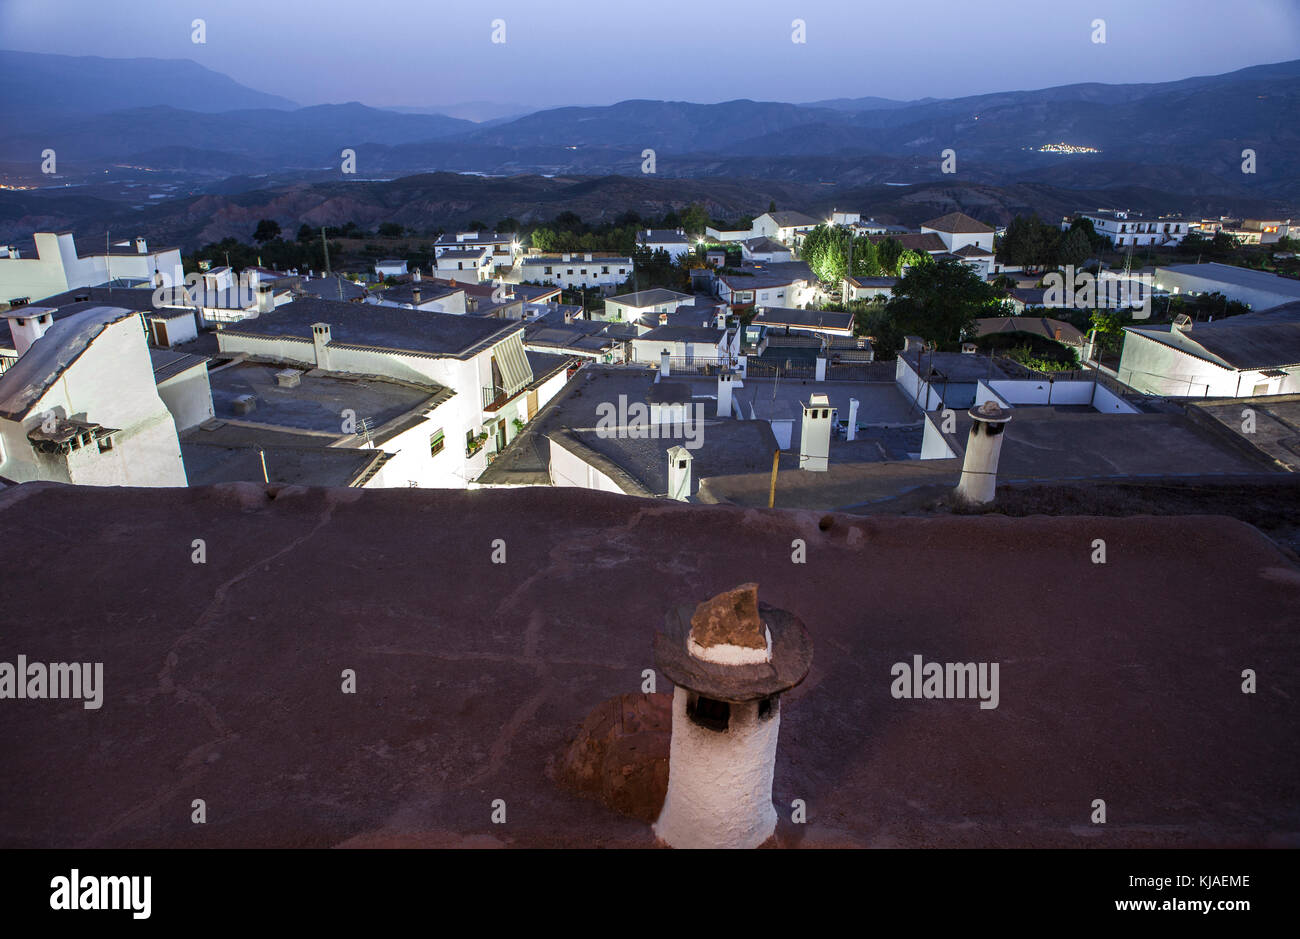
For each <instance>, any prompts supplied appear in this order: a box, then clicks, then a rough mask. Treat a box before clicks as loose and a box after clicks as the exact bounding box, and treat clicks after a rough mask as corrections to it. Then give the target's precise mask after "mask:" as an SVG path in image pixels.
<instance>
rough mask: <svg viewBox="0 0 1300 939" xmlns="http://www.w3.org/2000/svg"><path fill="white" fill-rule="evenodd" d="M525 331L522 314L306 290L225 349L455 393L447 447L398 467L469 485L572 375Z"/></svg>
mask: <svg viewBox="0 0 1300 939" xmlns="http://www.w3.org/2000/svg"><path fill="white" fill-rule="evenodd" d="M523 336H524V326H523V323H522V322H519V321H514V320H503V319H494V318H489V317H479V316H458V315H454V314H446V313H435V312H424V311H419V310H406V309H399V308H394V307H387V306H376V305H371V304H355V303H338V302H331V301H327V300H316V299H303V300H298V301H295V302H294V303H291V304H288V305H287V306H285V307H283V308H281V309H279V310H277V311H276V313H275V315H274V316H270V317H261V318H258V319H253V320H248V321H246V322H243V323H238V324H235V325H233V326H230V327H228V328H226V329H224V330H222V331H221V332H219V333H218V334H217V341H218V346H219V348H220V350H221V351H222V352H226V353H239V352H245V353H248V354H249V355H253V356H259V357H261V358H262V359H263V360H269V361H273V362H282V363H285V364H287V365H293V366H307V367H314V368H317V369H321V370H322V371H324V372H333V373H341V374H345V375H370V376H376V377H378V378H381V379H385V380H390V381H398V382H403V381H404V382H409V383H411V384H414V385H416V386H418V387H432V386H437V387H441V388H446V389H448V390H450V391H451V392H454V394H453V396H452V397H451V398H450V399H449V400H447V401H445V403H442V404H440V405H439V407H438V412H439V422H440V426H439V428H438V430H439V431H440V432H441V433H442V434H443V439H444V440H445V446H442V447H433V446H432V445H431V447H430V448H429V449H430V450H431V451H432V452H424V453H422V454H415V453H413V454H408V457H409V459H411V460H416V463H414V464H410V465H401V466H398V467H394V468H393V469H392V471H391V473H390V475H392V476H393V477H394V478H400V479H401V480H407V481H414V482H415V483H416V484H417V485H419V486H435V487H443V488H446V487H450V488H463V487H465V486H467V485H468V484H469V482H471V481H473V480H474V479H476V478H477V477H478V475H479V474H480V473H481V472H482V471H483V469H484V468H485V467H486V465H487V463H488V460H489V459H490V458H492V457H494V456H495V454H496V453H497V452H499V451H500V450H503V449H505V447H506V445H507V444H508V443H509V442H510V441H511V440H513V439H514V438H515V436H516V435H517V434H518V433H519V432H520V430H521V429H522V427H523V425H525V424H527V423H528V421H530V420H532V418H533V416H534V415H535V414H536V413H537V410H538V409H539V408H540V407H542V406H543V405H545V403H546V402H547V401H548V400H549V399H550V397H551V396H553V395H554V394H555V393H556V392H557V391H558V390H559V389H560V388H561V387H563V386H564V383H565V381H566V380H567V374H566V370H565V369H564V368H563V367H561V366H562V365H563V363H564V362H565V361H566V360H565V359H563V358H560V357H555V356H547V357H545V358H544V359H538V358H536V353H529V352H528V351H527V350H525V349H524V346H523ZM533 361H545V362H546V363H547V370H546V371H545V372H544V373H543V374H540V375H537V374H534V372H533V368H532V364H531V363H532V362H533ZM552 365H555V366H556V367H555V368H552ZM516 422H518V423H516ZM484 435H486V436H484ZM395 484H401V485H405V484H407V483H406V482H401V483H395Z"/></svg>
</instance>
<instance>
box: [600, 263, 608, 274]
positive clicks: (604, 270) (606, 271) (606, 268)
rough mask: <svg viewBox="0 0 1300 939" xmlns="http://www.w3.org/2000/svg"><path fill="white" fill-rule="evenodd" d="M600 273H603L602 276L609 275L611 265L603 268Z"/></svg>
mask: <svg viewBox="0 0 1300 939" xmlns="http://www.w3.org/2000/svg"><path fill="white" fill-rule="evenodd" d="M600 272H601V273H602V274H608V273H609V265H605V266H604V267H602V268H601V269H600Z"/></svg>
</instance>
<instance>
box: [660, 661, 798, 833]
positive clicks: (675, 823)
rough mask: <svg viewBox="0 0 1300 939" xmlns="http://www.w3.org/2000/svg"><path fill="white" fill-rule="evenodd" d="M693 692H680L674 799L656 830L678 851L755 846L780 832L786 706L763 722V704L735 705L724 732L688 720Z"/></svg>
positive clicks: (671, 781) (671, 762) (671, 771)
mask: <svg viewBox="0 0 1300 939" xmlns="http://www.w3.org/2000/svg"><path fill="white" fill-rule="evenodd" d="M689 694H690V692H688V691H687V690H686V689H685V688H682V687H681V686H678V687H676V688H675V689H674V690H673V732H672V742H671V744H670V745H669V756H668V795H667V797H666V798H665V799H664V807H663V809H662V810H661V811H660V813H659V820H658V821H657V822H655V825H654V832H655V834H656V835H657V836H658V837H659V838H660V839H661V840H662V841H664V842H665V843H667V844H669V845H671V846H672V847H674V848H756V847H758V846H759V845H761V844H762V843H763V842H764V841H766V840H767V839H768V838H770V837H771V836H772V833H773V832H775V831H776V808H775V807H774V806H773V805H772V773H773V770H774V769H775V767H776V740H777V734H778V732H779V731H780V729H781V713H780V707H779V701H778V703H776V704H775V705H774V713H773V714H772V715H771V717H769V718H766V719H760V718H759V716H758V702H757V701H747V702H744V703H734V702H733V703H732V704H731V719H730V723H729V725H728V727H727V730H726V731H725V732H724V731H716V730H710V729H708V728H707V727H701V726H699V725H698V724H696V723H695V722H694V721H692V720H691V719H690V718H689V717H688V716H687V715H686V700H687V697H688V695H689Z"/></svg>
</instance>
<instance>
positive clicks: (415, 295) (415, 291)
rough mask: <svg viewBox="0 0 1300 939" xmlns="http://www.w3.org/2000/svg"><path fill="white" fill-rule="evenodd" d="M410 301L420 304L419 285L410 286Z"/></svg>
mask: <svg viewBox="0 0 1300 939" xmlns="http://www.w3.org/2000/svg"><path fill="white" fill-rule="evenodd" d="M411 302H412V303H414V304H415V305H416V306H419V305H420V288H419V287H412V288H411Z"/></svg>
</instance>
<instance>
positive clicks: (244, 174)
mask: <svg viewBox="0 0 1300 939" xmlns="http://www.w3.org/2000/svg"><path fill="white" fill-rule="evenodd" d="M0 64H3V65H4V66H6V69H5V71H6V75H7V76H8V77H9V79H10V86H9V89H8V90H9V91H10V93H9V94H7V95H6V96H5V98H4V99H3V101H0V121H4V123H5V126H6V127H8V128H9V129H10V132H9V133H7V134H5V135H4V136H3V137H2V138H0V161H8V163H7V165H5V166H3V167H0V170H3V171H4V172H5V173H7V174H9V175H10V177H11V178H13V177H14V176H18V177H22V176H23V175H24V174H26V175H27V177H28V178H29V179H30V181H31V183H34V184H37V185H40V186H42V187H47V188H40V189H36V190H32V191H27V192H21V193H14V192H0V233H3V234H4V235H5V236H6V237H10V236H13V235H16V234H21V233H23V232H24V231H27V230H28V229H30V228H34V227H38V226H44V227H49V226H51V225H53V224H54V223H55V221H56V220H60V219H62V220H63V221H64V223H66V224H67V225H69V226H74V225H77V224H79V223H80V222H81V221H82V220H83V219H88V218H92V217H93V213H94V212H103V213H105V214H106V215H108V216H110V217H111V216H114V215H116V214H118V213H120V212H122V211H123V207H122V206H121V205H120V204H118V205H113V204H112V199H110V200H109V201H108V203H105V204H101V203H100V198H99V195H98V194H97V193H95V192H93V191H91V190H89V189H88V190H86V191H83V192H81V193H78V192H76V191H73V190H72V189H68V190H55V189H53V188H49V182H50V181H49V180H48V179H46V178H43V177H41V176H40V175H39V170H38V167H39V154H40V153H41V152H42V151H43V150H44V149H46V148H51V147H52V148H54V149H56V151H57V153H58V158H59V170H60V174H61V178H63V179H65V180H69V181H77V182H82V183H86V182H88V181H92V180H94V179H96V178H102V176H103V174H104V170H105V168H112V170H113V172H114V173H120V172H123V171H133V170H139V171H140V172H142V173H144V174H147V178H149V179H163V178H180V179H182V180H184V184H183V185H181V186H180V190H181V191H187V192H190V193H194V192H195V191H196V190H201V191H202V192H201V194H200V195H199V196H198V197H194V196H186V197H184V198H171V197H170V196H169V195H168V193H163V194H161V195H156V196H152V197H151V198H152V199H153V200H155V201H150V202H149V203H148V205H147V207H145V208H135V209H134V210H132V212H133V214H132V213H131V212H128V213H127V215H129V217H131V218H133V219H135V220H138V221H139V222H142V223H143V222H145V221H146V220H153V221H154V222H155V223H156V224H158V225H160V226H162V227H163V229H165V230H166V231H169V232H174V234H173V235H171V236H170V237H173V238H175V239H177V240H181V239H186V240H188V239H195V238H201V239H205V240H207V239H210V238H212V237H215V236H218V235H219V233H221V232H228V233H233V232H235V231H239V232H242V231H243V226H244V224H245V221H246V220H245V218H244V217H243V213H242V210H241V206H243V207H247V208H248V210H249V212H254V211H256V212H264V213H268V214H265V215H263V216H259V217H274V218H277V220H279V221H280V222H281V224H296V220H299V219H301V220H302V221H309V222H311V223H312V224H328V223H330V222H332V221H347V220H349V219H355V220H356V221H358V222H359V223H362V224H368V223H369V222H371V221H376V220H377V221H387V220H394V221H400V222H403V223H404V224H410V225H413V226H415V227H429V226H431V225H441V224H449V223H450V224H455V223H463V221H466V220H468V219H470V218H482V219H484V220H486V221H488V222H491V221H493V220H494V218H496V217H500V216H503V215H513V216H515V217H518V218H521V219H522V218H526V217H527V216H529V215H530V213H535V214H536V215H537V217H546V215H545V213H546V212H548V211H551V210H552V209H553V210H554V211H556V212H558V211H562V209H563V208H564V206H562V205H561V204H560V201H559V200H558V199H557V198H556V196H557V194H561V193H562V194H563V197H564V198H565V199H578V200H585V201H583V204H584V205H585V206H586V207H587V213H581V212H580V214H590V213H593V212H594V213H597V214H598V215H601V216H605V215H609V216H611V217H612V215H615V214H617V213H618V212H619V211H622V210H624V209H625V208H631V209H635V210H636V211H641V212H644V213H645V214H654V211H655V210H653V209H652V208H651V207H652V206H661V207H662V208H661V209H659V210H658V211H664V210H666V208H667V207H670V206H674V205H675V206H678V207H680V206H682V205H685V204H686V203H687V202H689V201H692V200H695V199H698V200H699V201H705V202H707V203H708V204H710V205H711V206H712V207H713V211H714V213H715V214H716V215H718V216H720V217H721V216H726V215H728V214H733V215H738V214H750V213H752V212H759V211H762V210H763V209H765V208H766V205H767V201H768V199H769V198H775V199H777V201H778V203H779V204H780V205H781V206H782V207H783V208H787V207H788V208H797V207H801V203H802V202H808V203H809V204H810V206H811V205H813V204H817V205H820V204H821V203H822V202H825V201H827V200H829V202H830V203H832V204H833V203H836V202H838V203H839V204H840V205H841V206H850V207H852V208H855V209H856V208H864V209H867V210H868V211H873V212H876V213H878V214H885V215H895V216H897V217H898V218H900V219H906V220H907V221H912V219H910V218H909V217H908V215H909V212H908V211H907V206H908V205H909V203H908V202H907V201H906V200H907V199H909V198H915V199H917V200H919V201H918V203H917V204H918V205H920V206H923V208H920V209H919V211H918V214H922V215H928V214H942V212H940V211H938V209H939V208H942V207H943V206H945V205H948V203H950V202H951V203H952V204H951V205H950V206H949V207H948V208H944V211H948V210H949V209H950V208H954V207H959V208H962V210H963V211H967V212H968V213H970V214H976V215H977V216H980V217H983V216H982V215H980V213H979V212H978V211H977V209H978V206H979V205H980V200H981V199H986V198H987V199H988V200H990V201H989V205H990V215H989V218H990V220H993V219H995V218H996V219H1001V218H1002V216H1003V215H1004V214H1005V211H1007V210H1009V209H1010V208H1011V207H1014V206H1016V205H1022V206H1027V207H1040V206H1041V210H1043V211H1049V212H1050V211H1055V210H1056V207H1057V206H1058V205H1065V204H1066V203H1069V202H1074V203H1075V206H1074V207H1078V205H1090V204H1093V203H1095V204H1097V205H1104V204H1116V205H1124V206H1127V207H1130V208H1146V209H1147V210H1148V211H1156V210H1160V211H1191V210H1192V208H1191V207H1192V206H1212V205H1217V206H1222V207H1223V211H1224V212H1233V211H1236V212H1244V211H1247V210H1246V209H1244V208H1240V207H1242V206H1246V205H1250V206H1254V207H1255V208H1254V209H1253V210H1251V211H1261V212H1262V211H1268V212H1269V213H1270V214H1282V213H1285V214H1288V215H1300V119H1298V118H1300V60H1297V61H1292V62H1283V63H1277V64H1272V65H1261V66H1255V67H1251V68H1247V69H1242V70H1240V71H1236V72H1231V73H1228V74H1226V75H1216V76H1201V77H1196V78H1189V79H1183V80H1180V81H1173V82H1163V83H1155V84H1130V85H1107V84H1096V83H1093V84H1077V85H1066V86H1061V87H1056V88H1046V89H1040V90H1034V91H1012V92H1004V93H997V94H985V95H976V96H969V97H962V98H952V99H931V98H926V99H920V100H916V101H896V100H892V99H886V98H879V97H860V98H850V97H846V98H836V99H828V100H825V101H818V102H812V103H807V104H788V103H781V102H763V101H749V100H738V101H728V102H723V103H719V104H694V103H690V102H680V101H656V100H632V101H623V102H620V103H618V104H614V105H608V106H602V107H564V108H554V109H549V110H544V111H536V112H534V113H530V114H526V115H524V116H521V117H516V118H513V119H506V118H503V117H501V116H496V117H494V118H493V119H490V120H487V121H484V122H482V123H475V122H473V121H469V120H465V119H464V118H463V117H458V116H448V115H446V114H440V113H426V112H427V111H431V110H432V109H425V108H417V107H411V108H404V109H402V110H400V111H398V110H384V109H379V108H372V107H368V106H366V105H363V104H359V103H356V102H351V103H347V104H332V105H320V106H315V107H306V108H300V107H296V106H295V105H294V104H293V102H290V101H287V100H285V99H283V98H278V97H275V96H273V95H266V94H263V93H261V92H258V91H254V90H252V89H249V88H245V87H244V86H242V85H239V84H238V83H236V82H234V81H232V80H231V79H230V78H228V77H226V76H224V75H221V74H219V73H216V72H213V71H211V70H209V69H205V68H203V67H201V66H199V65H197V64H195V63H193V62H188V61H180V60H162V59H124V60H115V59H101V58H94V57H69V56H47V55H37V54H33V53H17V52H0ZM466 107H467V108H468V107H469V106H466ZM485 107H486V106H485ZM507 107H510V106H507ZM489 112H490V109H489V110H487V111H484V112H483V113H489ZM461 113H466V111H461ZM497 113H498V115H499V114H500V112H497ZM1059 143H1064V144H1068V145H1072V146H1073V147H1075V148H1090V149H1091V150H1092V151H1096V152H1075V153H1061V152H1050V151H1044V150H1043V149H1041V148H1043V147H1046V146H1048V145H1052V144H1059ZM344 149H352V150H354V151H355V152H356V154H357V174H356V176H354V177H350V178H349V177H345V176H343V175H342V174H341V172H340V163H341V151H343V150H344ZM947 149H951V150H953V151H954V152H955V156H956V170H957V172H956V174H953V175H948V174H945V173H943V172H942V170H941V153H942V151H944V150H947ZM1245 149H1251V150H1254V151H1255V153H1256V168H1257V172H1256V173H1254V174H1245V173H1243V172H1241V162H1242V156H1241V154H1242V151H1243V150H1245ZM646 150H653V151H654V162H655V168H654V169H655V172H654V175H653V176H651V175H650V174H645V173H643V172H642V168H643V164H644V160H645V156H644V154H645V151H646ZM124 167H125V168H126V170H123V168H124ZM456 173H474V174H485V175H488V176H498V177H508V178H505V179H492V180H481V179H478V180H476V179H474V178H473V177H466V176H457V175H454V174H456ZM97 174H98V175H97ZM148 174H152V175H148ZM429 174H433V175H429ZM407 176H416V177H418V178H419V180H420V182H419V185H418V186H417V187H416V188H415V189H414V190H407V189H406V188H404V187H403V185H401V184H403V183H404V180H402V179H400V178H399V177H407ZM547 177H551V179H547ZM610 177H618V179H617V181H616V180H614V179H611V178H610ZM141 178H142V179H143V178H146V177H141ZM393 178H397V179H396V182H395V183H379V182H376V183H368V182H364V180H367V179H370V180H375V179H380V180H382V179H393ZM674 180H675V182H673V181H674ZM685 180H694V181H696V182H693V183H690V184H689V185H688V184H687V183H686V182H684V181H685ZM141 185H145V184H144V183H141ZM431 187H432V188H431ZM438 187H442V188H443V189H444V190H445V192H444V193H443V194H442V195H441V196H440V195H439V194H438V193H437V192H436V191H434V190H436V189H437V188H438ZM583 187H586V188H585V189H584V188H583ZM1071 191H1074V192H1076V194H1077V195H1076V196H1070V195H1069V193H1070V192H1071ZM952 192H959V193H963V195H962V197H961V198H959V199H956V200H953V199H951V198H949V197H948V196H945V195H943V194H944V193H952ZM1107 192H1110V193H1112V195H1111V196H1107V195H1106V193H1107ZM395 193H399V194H402V196H401V197H402V198H410V199H411V200H412V201H411V203H410V205H412V206H416V207H417V208H404V207H403V206H402V205H399V204H396V203H394V202H393V199H394V198H397V196H395V195H394V194H395ZM674 193H676V195H674ZM981 193H982V195H980V194H981ZM998 193H1000V195H998ZM171 194H172V195H174V193H171ZM588 194H590V198H589V196H588ZM1121 194H1128V195H1126V196H1124V197H1122V198H1121ZM595 196H600V197H601V198H605V199H607V200H608V206H607V207H602V206H601V205H600V203H599V201H598V200H597V199H596V198H595ZM868 196H869V197H870V198H871V199H872V200H875V201H873V202H866V203H864V202H861V201H853V200H859V199H865V198H867V197H868ZM196 198H197V201H196ZM512 199H515V200H518V204H517V205H515V207H513V208H512V205H514V203H512V202H511V200H512ZM220 200H229V204H227V203H223V202H221V201H220ZM638 200H642V201H641V202H638ZM1137 203H1145V205H1139V204H1137ZM322 206H325V207H326V208H322ZM877 206H879V207H877ZM1148 206H1149V207H1148ZM209 209H211V210H213V211H214V212H215V214H214V215H213V217H212V218H211V219H209V220H208V221H206V222H205V221H203V220H202V219H200V218H198V217H197V215H196V212H200V211H207V210H209ZM607 210H608V211H607ZM895 210H897V211H895ZM932 210H933V211H932ZM1067 210H1068V208H1067ZM575 211H576V210H575ZM348 213H353V214H348ZM421 213H423V214H421ZM326 216H328V218H327V217H326ZM335 216H337V217H335ZM489 216H491V217H489ZM593 217H595V216H593ZM223 219H228V220H229V224H228V225H227V224H226V222H225V221H223Z"/></svg>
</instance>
